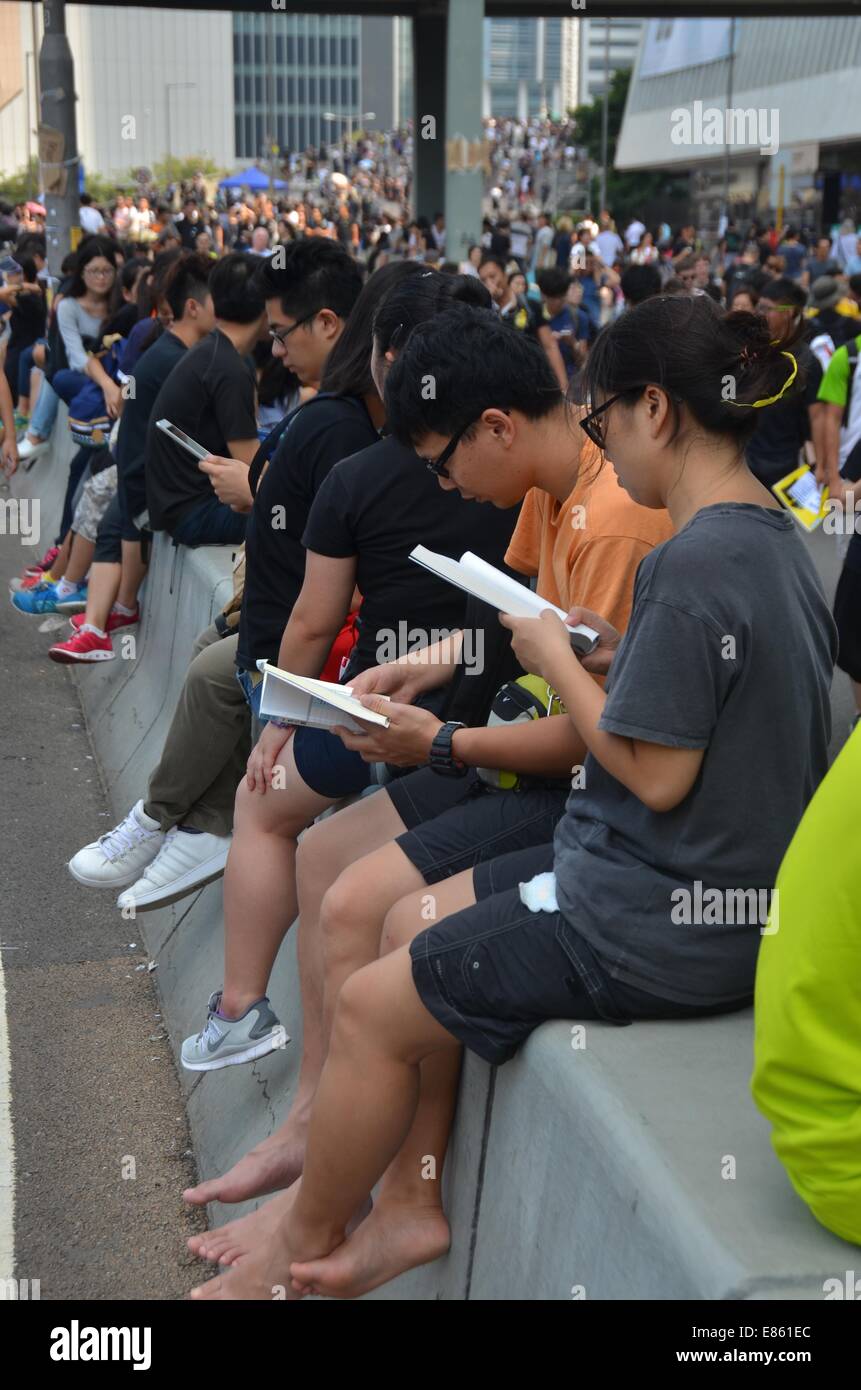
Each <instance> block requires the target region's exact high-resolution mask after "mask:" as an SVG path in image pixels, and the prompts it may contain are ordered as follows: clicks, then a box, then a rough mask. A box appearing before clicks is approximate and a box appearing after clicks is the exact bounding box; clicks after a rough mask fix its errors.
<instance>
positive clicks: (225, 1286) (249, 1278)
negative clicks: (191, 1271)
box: [191, 1221, 341, 1302]
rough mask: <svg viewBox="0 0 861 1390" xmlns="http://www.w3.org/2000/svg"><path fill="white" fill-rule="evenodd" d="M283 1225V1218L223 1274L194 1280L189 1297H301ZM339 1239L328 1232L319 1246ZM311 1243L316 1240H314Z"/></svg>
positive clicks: (333, 1244) (292, 1251) (292, 1252)
mask: <svg viewBox="0 0 861 1390" xmlns="http://www.w3.org/2000/svg"><path fill="white" fill-rule="evenodd" d="M285 1225H286V1223H285V1222H283V1221H282V1222H279V1223H278V1224H277V1225H276V1226H275V1228H274V1229H273V1230H271V1231H270V1232H269V1234H268V1235H267V1236H266V1238H265V1239H264V1240H263V1241H262V1242H261V1243H260V1244H259V1245H257V1246H255V1248H254V1250H252V1251H250V1252H249V1253H248V1255H247V1256H245V1258H244V1259H243V1260H241V1261H240V1262H239V1264H236V1265H234V1266H233V1267H232V1269H229V1270H228V1271H227V1273H226V1274H219V1275H217V1276H216V1278H215V1279H210V1280H209V1282H208V1283H206V1284H198V1286H197V1288H196V1289H192V1291H191V1297H192V1298H193V1299H195V1300H197V1299H242V1300H248V1299H265V1300H267V1301H271V1300H277V1301H279V1302H280V1301H281V1300H286V1299H289V1300H292V1301H295V1300H296V1299H299V1298H301V1297H302V1296H303V1295H302V1294H301V1293H300V1292H298V1291H297V1290H296V1289H295V1288H294V1287H293V1283H292V1280H291V1278H290V1266H291V1264H292V1263H293V1262H294V1260H295V1258H296V1247H295V1245H294V1246H293V1248H292V1249H291V1247H290V1242H289V1240H288V1237H287V1232H286V1230H285ZM340 1240H341V1237H340V1236H331V1237H329V1238H328V1239H325V1240H324V1241H323V1244H322V1248H323V1249H324V1250H325V1249H326V1246H329V1248H330V1249H331V1250H335V1249H337V1246H338V1245H339V1243H340ZM315 1244H318V1242H316V1241H315ZM306 1248H307V1247H306ZM318 1248H319V1247H318ZM319 1258H322V1255H321V1256H320V1257H319ZM315 1263H316V1261H315Z"/></svg>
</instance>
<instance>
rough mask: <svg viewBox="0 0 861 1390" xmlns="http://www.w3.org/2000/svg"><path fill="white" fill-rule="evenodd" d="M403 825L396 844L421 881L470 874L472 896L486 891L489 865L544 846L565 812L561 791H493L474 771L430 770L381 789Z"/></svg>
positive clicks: (562, 791) (422, 770) (564, 792)
mask: <svg viewBox="0 0 861 1390" xmlns="http://www.w3.org/2000/svg"><path fill="white" fill-rule="evenodd" d="M384 790H385V792H386V794H387V795H388V797H389V798H390V799H391V802H392V805H393V806H394V808H395V810H396V811H397V813H398V815H399V816H400V818H401V820H402V821H403V823H404V825H405V826H406V827H407V830H406V833H405V834H404V835H399V836H398V837H397V839H396V841H395V844H397V845H398V846H399V847H400V849H402V850H403V852H404V854H405V855H406V856H407V858H408V859H409V861H410V863H411V864H414V865H415V867H416V868H417V869H418V871H419V873H420V874H421V876H422V878H423V879H424V881H425V883H439V882H440V880H441V879H444V878H451V877H452V876H453V875H454V874H459V873H462V872H463V871H464V869H472V870H473V882H474V884H475V891H476V897H480V896H482V895H483V894H484V893H485V892H486V891H488V885H489V871H490V861H492V860H494V859H496V858H498V857H499V855H501V854H510V853H511V852H512V851H514V850H519V849H527V848H531V847H533V846H535V845H544V844H548V843H549V842H550V841H551V840H552V839H553V832H554V830H555V829H556V823H557V821H558V820H559V819H560V817H561V816H562V813H563V812H564V810H565V802H566V799H567V796H568V793H567V791H565V790H552V789H550V788H538V789H536V790H534V791H496V790H495V789H494V788H492V787H488V786H487V785H486V784H485V783H484V782H482V780H481V778H480V777H479V776H478V774H477V773H475V772H469V773H468V774H467V776H466V777H463V778H460V777H440V775H439V773H437V772H432V771H431V769H430V768H429V767H422V768H419V769H418V770H417V771H416V772H411V773H410V774H409V775H408V776H407V777H400V778H398V780H397V781H395V782H389V783H388V784H387V785H386V787H385V788H384Z"/></svg>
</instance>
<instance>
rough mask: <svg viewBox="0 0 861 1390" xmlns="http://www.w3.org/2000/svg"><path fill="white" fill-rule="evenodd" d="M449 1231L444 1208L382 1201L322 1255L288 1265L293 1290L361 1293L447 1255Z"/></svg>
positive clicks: (328, 1294) (343, 1294)
mask: <svg viewBox="0 0 861 1390" xmlns="http://www.w3.org/2000/svg"><path fill="white" fill-rule="evenodd" d="M450 1244H451V1232H450V1230H449V1224H448V1222H447V1221H446V1218H445V1213H444V1212H443V1210H442V1208H441V1207H418V1206H416V1207H407V1206H400V1205H397V1204H395V1203H385V1202H381V1203H378V1204H377V1206H375V1207H374V1209H373V1211H372V1212H371V1214H370V1216H369V1217H368V1218H367V1220H365V1221H363V1222H362V1223H361V1225H360V1226H358V1227H357V1228H356V1229H355V1231H354V1232H353V1234H352V1235H350V1236H348V1237H347V1239H346V1240H345V1241H344V1243H343V1244H342V1245H339V1246H338V1247H337V1249H335V1250H333V1251H332V1253H331V1255H327V1256H326V1258H325V1259H322V1260H310V1261H306V1262H305V1263H294V1264H292V1265H291V1266H290V1274H291V1277H292V1279H293V1287H294V1290H297V1291H301V1293H302V1294H303V1295H304V1294H309V1293H316V1294H323V1295H324V1296H325V1297H327V1298H358V1297H359V1296H360V1295H361V1294H363V1293H369V1292H370V1291H371V1289H376V1288H379V1286H380V1284H387V1283H388V1282H389V1280H390V1279H394V1278H396V1276H397V1275H398V1274H403V1273H405V1271H406V1270H408V1269H414V1268H415V1267H416V1265H424V1264H429V1263H430V1261H431V1260H437V1259H439V1257H440V1256H441V1255H444V1254H445V1253H446V1251H447V1250H448V1248H449V1245H450Z"/></svg>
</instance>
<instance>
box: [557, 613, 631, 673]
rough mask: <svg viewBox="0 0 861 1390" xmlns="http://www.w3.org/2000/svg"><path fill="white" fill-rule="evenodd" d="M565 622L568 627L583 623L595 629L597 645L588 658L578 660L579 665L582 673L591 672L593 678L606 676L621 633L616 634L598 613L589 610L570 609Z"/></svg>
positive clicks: (611, 626) (610, 624) (611, 625)
mask: <svg viewBox="0 0 861 1390" xmlns="http://www.w3.org/2000/svg"><path fill="white" fill-rule="evenodd" d="M565 621H566V623H567V624H568V626H569V627H577V626H578V625H579V624H580V623H583V624H584V625H585V626H586V627H593V628H594V629H595V631H596V632H597V634H598V645H597V647H596V648H595V650H594V652H591V653H590V655H589V656H584V657H581V658H580V664H581V666H582V667H583V670H584V671H591V672H592V675H593V676H606V674H607V672H608V671H609V669H610V666H611V664H612V661H613V657H614V655H615V652H616V648H617V647H618V645H619V643H620V642H621V640H622V634H621V632H617V631H616V629H615V628H614V626H613V624H612V623H608V622H607V619H606V618H602V617H601V615H600V614H599V613H593V612H592V610H591V609H590V608H572V609H571V612H570V613H569V614H568V616H567V617H566V619H565Z"/></svg>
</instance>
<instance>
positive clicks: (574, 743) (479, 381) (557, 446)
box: [186, 309, 671, 1258]
mask: <svg viewBox="0 0 861 1390" xmlns="http://www.w3.org/2000/svg"><path fill="white" fill-rule="evenodd" d="M467 364H468V365H467ZM428 374H432V375H434V376H435V378H436V381H437V392H436V399H435V400H434V401H422V400H421V390H420V383H421V380H422V378H423V377H426V376H427V375H428ZM466 382H468V383H469V386H468V387H466V386H465V385H464V383H466ZM465 391H466V392H467V393H468V395H467V399H466V400H465V399H464V392H465ZM386 403H387V408H389V409H391V411H392V424H393V429H394V430H395V431H396V432H397V434H398V436H399V437H400V438H408V439H420V440H421V441H422V444H423V446H425V447H426V448H427V452H428V453H435V455H436V458H435V460H434V471H436V472H437V476H438V478H439V483H440V486H441V487H442V488H443V489H444V490H446V491H453V490H457V491H460V492H461V493H462V495H467V496H481V497H482V498H484V499H485V500H487V501H490V502H493V503H494V504H495V505H496V506H497V507H508V506H511V505H512V504H513V503H514V502H516V501H517V500H518V499H519V498H520V497H525V501H524V503H523V507H522V509H521V514H520V520H519V523H518V526H517V528H516V530H515V533H514V536H513V537H512V540H511V544H510V546H509V549H508V552H507V555H506V560H507V562H508V563H509V564H510V565H511V566H512V568H514V569H516V570H518V571H519V572H520V573H521V574H524V575H530V576H537V587H538V592H539V593H540V594H541V595H542V597H543V598H546V599H547V600H548V602H549V603H552V604H555V605H557V606H558V607H561V608H563V609H565V610H566V611H568V610H569V609H571V608H572V607H573V606H574V605H575V604H580V605H582V606H583V607H585V608H589V609H591V610H593V611H597V612H600V613H602V614H603V615H607V617H608V619H609V620H610V621H611V622H612V623H613V625H614V627H616V628H617V629H618V630H619V631H624V630H625V628H626V627H627V624H628V619H629V617H630V612H631V601H632V593H633V586H634V576H635V574H636V571H637V567H638V565H639V563H640V561H641V560H642V559H643V558H644V557H645V556H646V555H648V554H649V553H650V552H651V551H652V549H653V548H654V547H655V546H656V545H659V544H660V543H661V542H662V541H664V540H666V539H667V538H668V537H669V536H670V535H671V526H670V522H669V518H668V516H667V514H666V512H665V511H663V510H650V509H647V508H645V507H640V506H638V505H637V504H636V503H634V502H632V501H631V499H630V497H629V496H628V494H627V493H626V492H625V491H624V490H623V489H622V488H621V487H620V486H619V484H618V482H617V479H616V475H615V473H614V471H613V469H612V467H611V466H610V465H609V464H606V463H603V462H602V458H601V455H600V454H599V452H598V450H597V449H596V448H595V447H594V445H593V444H591V443H590V442H589V441H588V440H587V439H586V437H585V435H584V434H583V432H582V431H581V430H579V429H578V427H577V420H578V416H579V414H580V413H581V412H580V411H579V410H578V408H576V407H573V406H571V405H569V404H568V403H567V402H566V401H565V399H564V398H563V396H562V395H561V394H560V392H559V391H558V389H557V388H556V386H555V383H554V380H553V375H552V372H551V371H550V369H549V367H548V365H547V361H546V358H545V357H544V355H543V354H542V352H541V350H540V348H539V347H538V345H537V344H535V343H534V342H533V341H531V340H530V339H529V338H528V337H526V336H525V335H519V334H518V335H513V334H511V333H510V332H509V331H508V329H507V328H506V327H505V325H504V324H501V323H500V322H499V320H498V319H497V318H496V317H495V316H494V315H492V314H490V313H486V312H485V313H482V312H477V311H476V312H474V313H473V314H465V313H464V312H463V311H457V310H454V309H452V310H449V311H448V312H447V313H446V314H444V315H440V316H438V317H437V318H436V319H434V320H433V321H432V322H431V323H429V324H427V325H425V326H423V327H421V328H420V329H417V330H416V331H415V332H414V334H413V336H412V338H411V339H410V341H409V343H408V345H407V347H406V348H405V350H404V352H403V355H402V357H400V358H399V359H398V360H397V361H396V362H395V364H394V366H393V367H392V368H391V370H390V372H389V375H388V379H387V382H386ZM452 403H454V404H452ZM454 411H457V416H454V414H453V412H454ZM464 415H466V416H467V417H468V418H469V419H471V420H473V421H476V422H478V423H477V425H476V427H475V429H474V430H473V431H472V435H473V437H479V438H480V437H482V432H484V431H486V437H487V439H488V441H489V442H490V445H491V447H495V455H494V459H495V461H494V465H493V467H489V468H485V469H484V470H482V471H481V472H479V473H476V474H475V481H474V482H473V478H472V477H470V485H469V486H468V487H467V486H466V485H457V484H456V483H455V482H454V481H453V480H452V479H451V478H450V477H449V476H448V474H447V472H446V471H440V470H445V469H446V461H445V458H444V457H443V455H445V454H446V453H447V454H449V455H451V453H452V452H453V449H452V446H451V443H450V442H449V441H450V440H451V439H452V438H455V439H457V438H459V437H462V435H463V434H465V433H466V432H465V431H464V432H461V435H460V436H459V435H458V434H457V430H456V424H453V423H452V421H453V419H454V420H455V421H456V419H457V418H458V417H459V418H463V416H464ZM437 445H438V446H439V447H438V448H437V447H436V446H437ZM446 446H447V447H446ZM416 466H417V467H420V466H421V464H420V463H418V462H417V465H416ZM493 621H494V623H495V622H496V619H495V617H494V618H493ZM451 645H452V646H453V648H454V650H453V651H450V652H442V651H440V650H439V649H436V648H427V649H426V650H425V651H423V652H420V653H417V654H416V655H415V656H411V657H405V658H401V659H400V660H399V661H397V662H393V663H389V664H387V665H383V666H378V667H375V668H373V669H371V670H368V671H366V672H364V673H363V674H362V675H360V676H359V677H357V679H356V680H355V681H353V682H352V684H353V689H354V691H356V692H365V693H366V694H371V693H374V694H376V695H380V694H386V695H388V696H390V701H381V702H379V705H378V708H379V710H380V712H384V713H385V714H386V716H387V717H388V719H389V721H390V723H389V727H388V728H387V729H380V728H377V727H374V728H372V729H371V730H370V732H369V733H368V734H367V736H365V737H362V736H356V737H352V738H351V737H345V739H344V742H345V743H346V744H347V745H348V746H349V747H352V748H357V749H361V751H362V753H363V756H364V757H366V758H368V759H369V760H371V761H375V762H376V761H385V762H388V763H392V764H399V765H401V766H416V765H421V764H426V763H428V761H429V759H430V760H431V766H429V767H425V766H421V767H420V770H418V771H416V772H412V773H410V774H409V775H407V776H406V777H402V778H399V779H397V780H395V781H393V782H390V783H389V784H387V785H386V786H385V787H384V788H383V790H382V791H381V792H380V793H379V794H377V795H375V796H372V797H370V798H365V799H363V800H362V801H361V802H359V803H357V804H355V805H353V806H350V807H347V808H346V809H345V810H343V811H340V812H339V813H338V815H337V816H335V817H331V818H329V819H326V820H322V821H320V822H318V823H317V824H316V825H315V826H313V827H312V828H311V829H310V830H309V831H308V832H307V833H306V835H305V836H304V838H303V840H302V841H301V843H300V846H299V856H298V866H299V867H298V896H299V908H300V916H299V937H300V947H299V950H300V959H301V960H302V961H303V975H302V986H303V1013H304V1020H303V1029H304V1032H303V1039H304V1052H303V1062H302V1070H301V1074H300V1080H299V1086H298V1090H297V1094H296V1098H295V1100H294V1103H293V1106H292V1109H291V1111H290V1113H289V1115H288V1116H287V1118H286V1120H285V1122H284V1123H283V1124H282V1126H281V1128H280V1129H279V1130H277V1131H276V1132H275V1133H274V1134H273V1135H272V1136H271V1137H270V1138H269V1139H267V1140H266V1141H264V1143H263V1144H262V1145H260V1146H259V1147H258V1148H257V1149H255V1150H253V1151H252V1152H251V1153H250V1154H248V1155H247V1156H246V1157H245V1158H243V1159H242V1160H241V1161H240V1162H239V1164H237V1165H236V1167H235V1168H234V1169H233V1170H231V1172H229V1173H228V1174H227V1175H226V1176H225V1177H223V1178H221V1179H215V1180H214V1181H210V1182H204V1183H202V1184H201V1185H200V1186H199V1187H197V1188H195V1189H193V1190H192V1191H191V1192H189V1193H187V1194H186V1196H187V1198H188V1199H189V1200H192V1201H197V1202H207V1201H213V1200H219V1201H224V1202H235V1201H243V1200H245V1199H246V1198H248V1197H250V1196H256V1195H259V1194H261V1193H265V1192H269V1191H272V1190H275V1189H277V1188H280V1187H286V1186H287V1185H288V1184H289V1183H291V1182H293V1180H294V1179H295V1178H296V1176H297V1175H298V1174H299V1172H300V1171H301V1167H302V1160H303V1154H304V1144H305V1134H306V1129H307V1123H308V1116H309V1112H310V1107H311V1103H312V1100H313V1097H314V1093H315V1090H316V1086H317V1082H318V1079H319V1075H320V1069H321V1067H322V1063H323V1060H324V1057H325V1051H326V1042H327V1038H328V1032H329V1026H330V1023H331V1016H332V1011H333V1008H334V1004H335V1002H336V1000H337V995H338V991H339V989H340V986H341V984H342V983H343V982H344V980H345V979H347V978H348V976H349V975H351V974H352V973H353V972H354V971H355V970H357V969H359V968H360V967H361V966H362V965H364V964H366V963H367V962H369V961H371V960H374V959H376V957H377V954H378V950H379V943H380V928H381V924H382V922H383V921H384V919H385V916H386V913H387V912H388V910H389V909H390V908H391V907H392V905H393V904H394V903H396V902H398V900H399V899H401V898H402V897H404V895H405V894H407V893H410V892H414V891H416V890H417V889H419V888H420V887H424V886H426V885H432V886H433V888H434V893H433V898H434V910H435V912H436V915H437V916H439V917H441V916H444V915H445V914H446V913H447V912H449V911H453V910H455V904H456V906H458V907H459V906H467V905H469V904H470V903H472V902H474V901H475V896H476V890H478V892H479V895H482V894H483V892H484V891H486V887H487V885H489V884H492V882H493V862H492V861H493V860H494V859H495V858H496V857H497V856H498V855H501V854H505V853H508V852H512V851H517V850H527V849H529V848H531V847H534V846H536V845H542V844H546V843H548V842H549V841H550V840H551V839H552V836H553V832H554V829H555V826H556V823H557V821H558V820H559V818H560V816H561V815H562V813H563V811H564V807H565V800H566V796H567V794H568V792H569V791H570V787H571V778H572V769H574V768H579V767H580V766H581V765H582V763H583V761H584V758H585V745H584V743H583V741H582V740H581V739H580V737H579V736H578V734H577V732H576V730H575V729H574V727H573V725H572V724H571V721H570V720H569V719H567V718H564V717H563V718H559V717H556V716H554V717H550V718H546V719H542V718H539V719H535V720H530V721H528V722H525V723H519V724H516V725H510V726H508V727H506V726H504V725H498V726H496V727H481V728H464V727H461V728H456V729H452V728H451V726H450V725H449V724H448V723H446V722H445V721H444V720H443V719H441V718H439V717H437V716H436V715H434V714H432V713H429V712H428V711H427V710H423V709H421V708H419V707H417V706H416V704H415V701H416V699H417V698H418V697H419V696H420V695H421V694H422V693H423V692H425V691H427V690H428V689H432V688H434V687H435V686H437V685H441V684H443V683H445V682H447V681H449V680H450V679H451V678H452V677H453V676H454V675H455V674H456V671H457V644H451ZM587 664H588V663H587ZM474 679H475V678H474V677H471V676H469V675H465V674H464V675H462V676H461V680H460V685H461V686H466V687H468V686H469V685H470V682H471V681H472V680H474ZM454 698H456V696H455V697H454ZM446 730H447V731H448V733H447V734H446V732H445V731H446ZM479 767H482V768H488V769H504V770H506V771H508V772H509V773H516V774H518V775H519V777H520V781H519V784H518V786H517V788H516V789H512V790H501V789H495V790H491V788H490V787H489V786H488V784H487V783H486V782H484V781H483V780H482V779H481V778H480V777H479V775H478V773H477V771H476V769H477V768H479ZM453 773H457V774H462V775H450V774H453ZM362 856H365V857H364V858H363V857H362ZM464 870H472V871H473V872H472V875H467V874H464V873H463V871H464ZM339 875H340V877H339ZM455 875H460V879H458V880H457V887H456V889H455V897H454V899H453V900H452V901H450V898H451V891H450V885H449V883H448V882H447V880H451V879H452V878H453V876H455ZM467 878H468V879H469V882H464V880H465V879H467ZM473 879H474V883H473ZM327 890H328V892H327ZM321 929H322V930H321ZM324 946H325V962H324V958H323V948H324ZM324 965H325V1010H324V1008H323V996H324V986H323V972H324ZM260 983H263V985H264V988H265V976H263V977H261V980H260V981H256V982H251V983H250V985H249V989H250V990H253V989H254V988H255V987H258V988H259V985H260ZM261 992H262V991H261ZM231 1003H234V1004H235V1006H236V1007H240V1006H243V1007H244V1006H245V1005H246V1004H250V1003H251V1000H250V999H248V1000H243V999H241V998H240V999H237V1000H235V1001H234V1000H231ZM220 1026H221V1027H223V1026H224V1025H223V1024H221V1025H220ZM440 1167H441V1165H440ZM437 1187H438V1185H437V1183H435V1182H433V1181H432V1182H429V1184H427V1191H430V1190H431V1189H437ZM249 1224H250V1225H251V1228H252V1230H253V1218H250V1219H248V1220H246V1221H243V1222H234V1223H230V1225H229V1226H227V1227H225V1228H224V1231H223V1232H212V1233H210V1234H208V1235H207V1236H203V1237H200V1238H195V1242H194V1246H193V1248H194V1249H195V1252H196V1253H203V1254H205V1255H206V1256H207V1257H208V1258H216V1257H219V1258H221V1257H222V1256H223V1255H225V1254H229V1253H230V1252H231V1251H232V1250H233V1251H235V1250H237V1249H242V1248H245V1246H244V1242H247V1241H248V1239H249V1238H250V1237H249V1235H248V1230H249ZM237 1228H238V1232H237Z"/></svg>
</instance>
